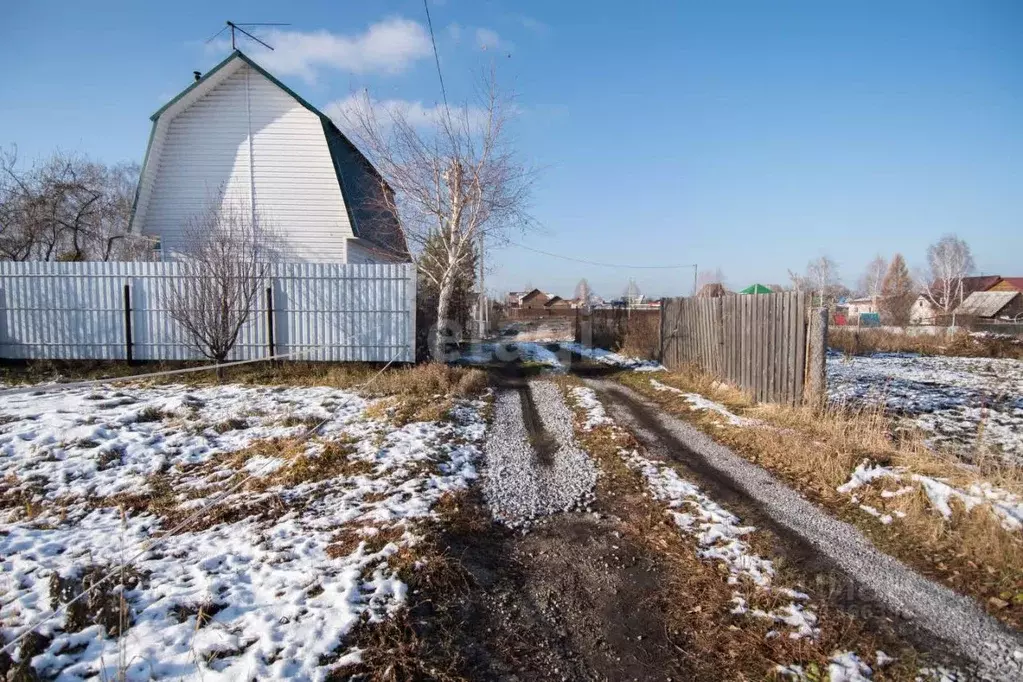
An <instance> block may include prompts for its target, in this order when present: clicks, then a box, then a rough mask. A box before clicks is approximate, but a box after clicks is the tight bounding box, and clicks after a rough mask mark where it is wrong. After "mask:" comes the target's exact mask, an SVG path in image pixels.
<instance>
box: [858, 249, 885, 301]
mask: <svg viewBox="0 0 1023 682" xmlns="http://www.w3.org/2000/svg"><path fill="white" fill-rule="evenodd" d="M887 272H888V261H886V260H885V259H884V257H883V256H882V255H881V254H877V255H876V256H875V257H874V259H873V260H872V261H870V262H869V263H867V269H866V270H865V271H864V273H863V276H862V277H861V278H860V284H859V289H860V292H861V293H862V295H863V296H866V297H867V298H869V299H870V300H871V302H872V303H873V304H874V307H875V308H876V307H877V305H878V299H879V298H880V296H881V285H882V284H883V283H884V277H885V274H886V273H887Z"/></svg>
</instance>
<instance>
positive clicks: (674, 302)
mask: <svg viewBox="0 0 1023 682" xmlns="http://www.w3.org/2000/svg"><path fill="white" fill-rule="evenodd" d="M806 303H807V302H806V295H805V294H804V293H802V292H785V293H777V294H748V295H741V294H740V295H728V296H721V297H717V298H672V299H665V300H664V301H663V302H662V306H661V361H662V362H663V363H664V365H665V366H667V367H668V368H669V369H675V368H678V367H680V366H682V365H686V364H694V365H697V366H699V367H701V368H702V369H704V370H705V371H707V372H710V373H711V374H714V375H716V376H718V377H720V378H722V379H723V380H725V381H727V382H728V383H730V384H733V385H735V386H738V387H739V388H742V389H744V390H746V391H749V392H750V394H751V395H752V396H753V398H754V399H755V400H757V401H760V402H777V403H786V404H790V405H791V404H796V403H798V402H802V401H803V400H804V395H803V394H804V383H805V381H806V376H807V371H808V368H807V339H808V338H809V337H808V334H807V328H808V317H807V307H806ZM826 333H827V329H826V325H825V326H824V328H823V330H821V331H820V332H819V334H818V335H815V336H814V339H815V341H814V343H815V344H816V345H818V346H821V348H822V349H823V344H824V343H825V339H826ZM821 334H822V335H823V336H820V335H821ZM815 347H816V346H815ZM818 356H819V357H820V358H823V350H822V351H821V352H820V353H814V357H815V358H816V357H818ZM815 362H816V360H815ZM822 362H823V360H821V361H820V362H818V363H817V364H821V363H822ZM810 370H811V371H812V372H813V376H814V377H815V381H814V388H815V390H818V391H820V390H823V384H822V381H823V380H821V382H818V381H816V378H817V377H818V376H819V375H821V374H822V370H823V367H821V368H817V367H816V365H815V366H814V367H813V368H810ZM817 397H819V396H817Z"/></svg>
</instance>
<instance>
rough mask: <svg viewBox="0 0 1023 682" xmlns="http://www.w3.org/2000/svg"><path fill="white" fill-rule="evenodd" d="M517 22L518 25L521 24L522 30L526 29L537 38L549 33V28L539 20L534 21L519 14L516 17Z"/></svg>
mask: <svg viewBox="0 0 1023 682" xmlns="http://www.w3.org/2000/svg"><path fill="white" fill-rule="evenodd" d="M518 20H519V23H520V24H522V26H523V27H524V28H526V29H527V30H529V31H532V32H533V33H535V34H536V35H538V36H545V35H547V34H548V33H550V32H551V27H550V26H548V25H547V24H545V23H543V22H542V21H540V20H539V19H534V18H533V17H530V16H526V15H525V14H520V15H519V16H518Z"/></svg>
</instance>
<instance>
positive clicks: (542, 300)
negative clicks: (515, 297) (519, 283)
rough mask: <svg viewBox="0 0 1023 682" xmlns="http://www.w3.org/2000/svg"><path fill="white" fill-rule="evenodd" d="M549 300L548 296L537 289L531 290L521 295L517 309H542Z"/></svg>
mask: <svg viewBox="0 0 1023 682" xmlns="http://www.w3.org/2000/svg"><path fill="white" fill-rule="evenodd" d="M549 300H550V296H548V295H547V294H545V293H544V292H542V291H540V290H539V289H533V290H532V291H530V292H528V293H526V294H523V296H522V298H520V299H519V307H520V308H527V309H534V310H535V309H542V308H544V307H545V306H546V305H547V301H549Z"/></svg>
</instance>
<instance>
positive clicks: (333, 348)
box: [0, 262, 416, 362]
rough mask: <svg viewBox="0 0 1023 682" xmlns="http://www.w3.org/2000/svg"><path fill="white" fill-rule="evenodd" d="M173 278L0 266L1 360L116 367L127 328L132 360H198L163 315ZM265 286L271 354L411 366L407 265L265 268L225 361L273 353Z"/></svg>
mask: <svg viewBox="0 0 1023 682" xmlns="http://www.w3.org/2000/svg"><path fill="white" fill-rule="evenodd" d="M181 272H182V270H181V266H180V264H178V263H173V262H149V263H145V262H143V263H43V262H32V263H14V262H0V358H12V359H13V358H17V359H63V360H77V359H105V360H124V359H127V357H128V340H129V336H128V333H129V325H130V334H131V336H130V339H131V352H132V357H133V358H134V359H136V360H187V359H198V358H200V357H201V356H200V355H199V353H198V351H197V350H196V349H195V348H193V347H192V346H191V345H190V342H189V337H188V335H187V333H186V332H185V331H184V329H182V328H181V326H180V325H179V324H178V323H177V322H175V321H174V319H173V318H172V317H171V315H170V304H169V302H170V295H171V292H173V291H174V287H176V286H178V284H179V283H180V281H181V279H180V278H181ZM126 285H127V291H128V297H127V300H126V298H125V286H126ZM266 289H269V290H270V297H269V298H270V302H272V319H273V329H274V334H273V341H274V344H273V352H274V353H277V354H282V353H291V352H295V351H307V353H304V354H303V355H302V356H301V357H302V359H309V360H331V361H366V362H387V361H389V360H392V359H393V360H395V361H396V362H412V361H413V360H414V359H415V300H416V278H415V269H414V266H412V265H409V264H400V265H340V264H332V263H284V264H277V265H274V266H272V267H271V269H270V274H269V276H268V277H267V280H266V283H265V285H264V287H263V288H262V289H261V292H260V295H259V296H258V297H257V301H256V303H255V306H254V307H253V311H252V315H251V317H250V318H249V320H248V322H247V323H246V325H245V326H244V327H243V328H242V330H241V332H240V334H239V336H238V341H237V343H236V344H235V346H234V348H233V350H232V351H231V354H230V356H229V358H228V359H229V360H250V359H257V358H261V357H267V356H268V355H270V354H271V344H270V337H269V334H268V330H269V321H270V318H271V315H268V308H267V304H268V297H267V295H266ZM126 303H128V305H129V310H128V311H127V314H126V307H125V304H126Z"/></svg>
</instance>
